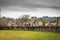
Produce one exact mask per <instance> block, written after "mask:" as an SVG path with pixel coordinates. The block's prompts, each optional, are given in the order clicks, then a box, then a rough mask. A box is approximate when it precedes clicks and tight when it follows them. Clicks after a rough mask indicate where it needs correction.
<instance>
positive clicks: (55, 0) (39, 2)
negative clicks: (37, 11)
mask: <svg viewBox="0 0 60 40" xmlns="http://www.w3.org/2000/svg"><path fill="white" fill-rule="evenodd" d="M10 6H12V7H15V6H17V7H23V8H28V9H27V10H29V9H31V10H34V8H56V9H60V0H0V7H7V8H9V7H10ZM10 9H11V8H10ZM12 10H20V9H16V8H15V9H14V8H13V9H12Z"/></svg>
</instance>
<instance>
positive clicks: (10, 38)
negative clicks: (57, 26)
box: [0, 30, 60, 40]
mask: <svg viewBox="0 0 60 40" xmlns="http://www.w3.org/2000/svg"><path fill="white" fill-rule="evenodd" d="M0 40H60V33H58V32H39V31H18V30H0Z"/></svg>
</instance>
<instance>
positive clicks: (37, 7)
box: [0, 0, 60, 18]
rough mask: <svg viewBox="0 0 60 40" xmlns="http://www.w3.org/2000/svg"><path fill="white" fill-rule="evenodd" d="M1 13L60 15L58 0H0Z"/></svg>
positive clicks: (11, 15)
mask: <svg viewBox="0 0 60 40" xmlns="http://www.w3.org/2000/svg"><path fill="white" fill-rule="evenodd" d="M0 8H1V15H2V16H6V17H12V18H18V17H19V16H21V15H30V16H37V17H42V16H60V0H0Z"/></svg>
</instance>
